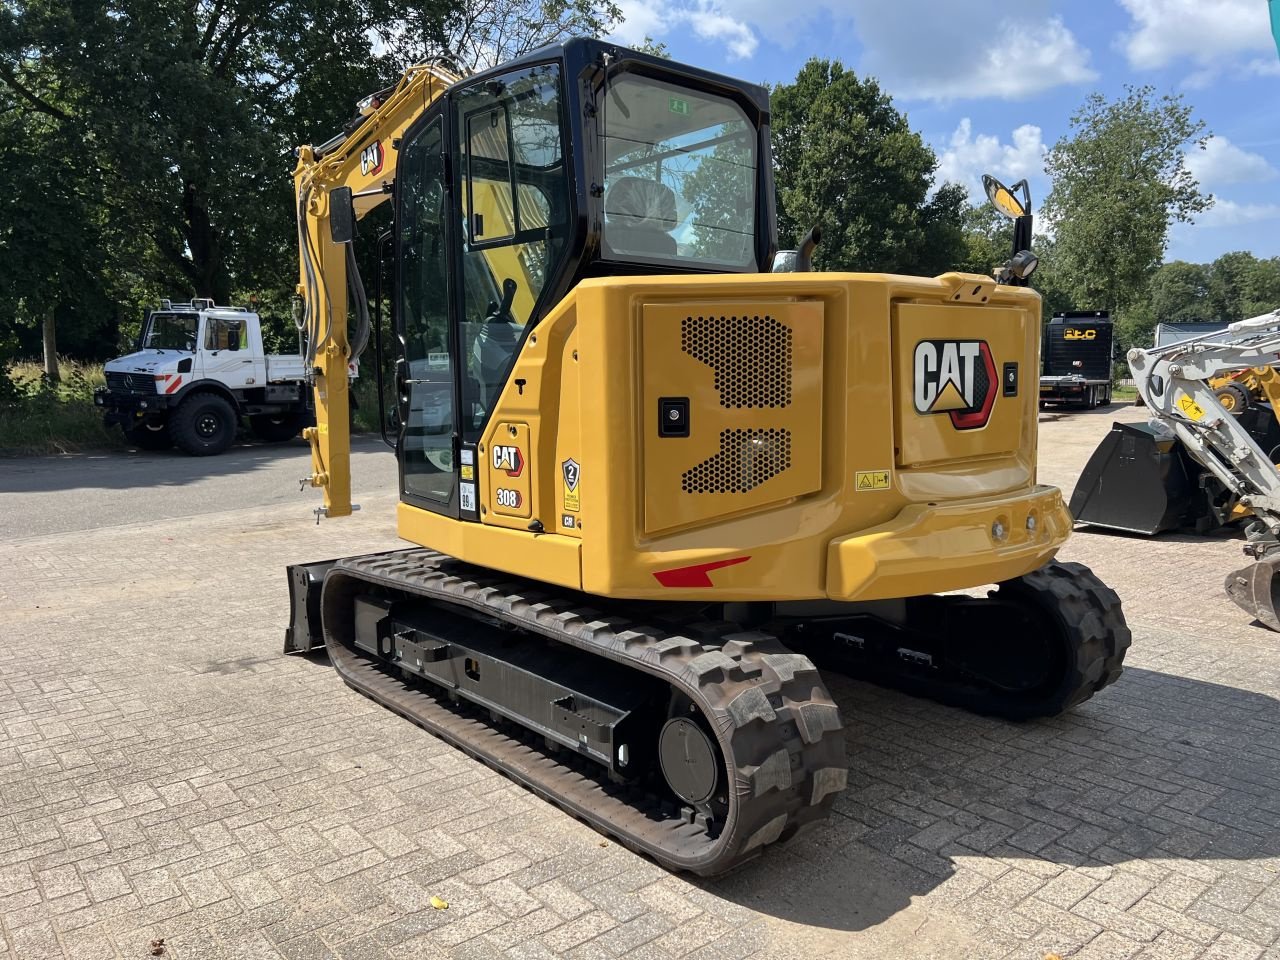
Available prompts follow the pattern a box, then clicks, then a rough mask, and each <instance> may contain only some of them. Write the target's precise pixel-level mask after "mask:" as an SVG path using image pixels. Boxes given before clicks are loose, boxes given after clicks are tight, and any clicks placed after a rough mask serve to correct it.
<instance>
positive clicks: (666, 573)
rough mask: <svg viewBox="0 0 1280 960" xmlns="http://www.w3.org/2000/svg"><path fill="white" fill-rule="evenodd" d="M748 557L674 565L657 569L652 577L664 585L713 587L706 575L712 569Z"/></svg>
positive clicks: (748, 558) (727, 565) (732, 564)
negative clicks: (683, 565) (669, 567)
mask: <svg viewBox="0 0 1280 960" xmlns="http://www.w3.org/2000/svg"><path fill="white" fill-rule="evenodd" d="M750 559H751V558H750V557H733V558H732V559H730V560H713V561H712V562H711V563H695V564H693V566H690V567H675V568H673V569H671V570H658V571H656V572H655V573H654V577H655V578H657V581H658V582H659V583H660V584H662V585H663V586H664V587H714V586H715V584H714V583H712V582H711V578H710V577H709V576H707V574H709V573H710V572H711V571H712V570H719V569H720V568H721V567H732V566H735V565H737V564H739V563H746V562H747V561H748V560H750Z"/></svg>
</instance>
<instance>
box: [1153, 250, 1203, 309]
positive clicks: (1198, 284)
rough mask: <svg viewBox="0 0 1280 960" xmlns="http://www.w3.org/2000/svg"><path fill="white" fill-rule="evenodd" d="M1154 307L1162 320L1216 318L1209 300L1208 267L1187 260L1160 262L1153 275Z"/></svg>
mask: <svg viewBox="0 0 1280 960" xmlns="http://www.w3.org/2000/svg"><path fill="white" fill-rule="evenodd" d="M1151 310H1152V312H1153V313H1154V314H1155V317H1156V320H1157V321H1159V322H1160V323H1182V322H1184V321H1188V320H1215V319H1217V311H1216V310H1215V308H1213V307H1212V306H1211V305H1210V304H1209V270H1208V269H1207V268H1206V267H1205V265H1204V264H1201V263H1187V262H1186V261H1185V260H1174V261H1172V262H1170V263H1165V264H1161V265H1160V267H1159V269H1157V270H1156V272H1155V274H1154V275H1153V276H1152V278H1151Z"/></svg>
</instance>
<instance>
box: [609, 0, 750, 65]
mask: <svg viewBox="0 0 1280 960" xmlns="http://www.w3.org/2000/svg"><path fill="white" fill-rule="evenodd" d="M620 6H621V8H622V15H623V18H624V19H623V21H622V23H621V25H620V26H618V28H617V29H615V30H614V32H613V34H612V38H613V39H614V40H616V41H618V42H619V43H623V44H627V45H629V46H633V47H634V46H639V45H640V44H641V43H643V42H644V38H645V37H653V38H654V39H661V38H662V37H663V36H664V35H666V34H668V33H670V32H671V31H672V30H676V29H679V28H682V27H688V28H691V29H692V30H693V32H694V33H695V34H697V35H698V36H699V37H701V38H702V39H703V40H707V41H710V42H715V43H719V44H721V45H722V46H723V47H724V52H725V55H726V56H728V57H729V58H730V59H733V60H745V59H746V58H747V57H749V56H751V55H752V54H753V53H755V52H756V47H757V46H758V45H759V42H760V41H759V38H758V37H757V36H756V33H755V31H754V30H752V29H751V27H749V26H748V25H747V24H746V23H743V22H742V21H741V20H740V19H738V18H737V17H735V16H732V15H730V14H729V13H726V12H725V10H724V9H723V8H721V7H720V6H719V5H718V4H717V3H714V2H712V0H693V2H691V3H683V4H682V3H679V2H668V0H624V2H623V3H621V4H620Z"/></svg>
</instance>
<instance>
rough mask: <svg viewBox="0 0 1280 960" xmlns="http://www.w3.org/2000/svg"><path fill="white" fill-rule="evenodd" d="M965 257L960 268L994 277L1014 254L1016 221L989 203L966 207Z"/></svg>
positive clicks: (964, 224)
mask: <svg viewBox="0 0 1280 960" xmlns="http://www.w3.org/2000/svg"><path fill="white" fill-rule="evenodd" d="M963 233H964V254H963V259H962V260H961V261H960V262H959V264H958V265H957V269H960V270H963V271H964V272H965V273H981V274H983V275H985V276H988V277H989V276H991V274H992V271H994V270H996V269H998V268H999V267H1000V266H1001V265H1002V264H1003V263H1004V262H1005V261H1006V260H1008V259H1009V255H1010V254H1011V253H1012V252H1013V221H1012V220H1010V219H1009V218H1008V217H1006V216H1005V215H1004V214H1002V213H1001V212H1000V211H999V210H997V209H996V208H995V207H993V206H992V205H991V204H989V203H983V204H979V205H978V206H976V207H972V206H970V207H967V208H966V209H965V211H964V220H963Z"/></svg>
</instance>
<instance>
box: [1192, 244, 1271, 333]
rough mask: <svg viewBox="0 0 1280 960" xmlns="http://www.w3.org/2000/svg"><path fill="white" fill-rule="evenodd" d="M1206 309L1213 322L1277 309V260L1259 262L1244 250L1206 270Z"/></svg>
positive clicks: (1215, 262)
mask: <svg viewBox="0 0 1280 960" xmlns="http://www.w3.org/2000/svg"><path fill="white" fill-rule="evenodd" d="M1207 286H1208V301H1209V310H1210V311H1211V313H1212V314H1213V316H1214V317H1215V318H1216V319H1221V320H1242V319H1244V318H1245V317H1255V316H1257V315H1258V314H1260V313H1267V312H1268V311H1270V310H1274V309H1276V307H1280V258H1277V257H1273V258H1271V259H1270V260H1259V259H1258V258H1257V257H1255V256H1254V255H1253V254H1252V253H1248V252H1246V251H1243V250H1237V251H1233V252H1231V253H1224V254H1223V255H1222V256H1220V257H1219V258H1218V259H1217V260H1215V261H1213V263H1212V264H1210V265H1209V267H1208V284H1207Z"/></svg>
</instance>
